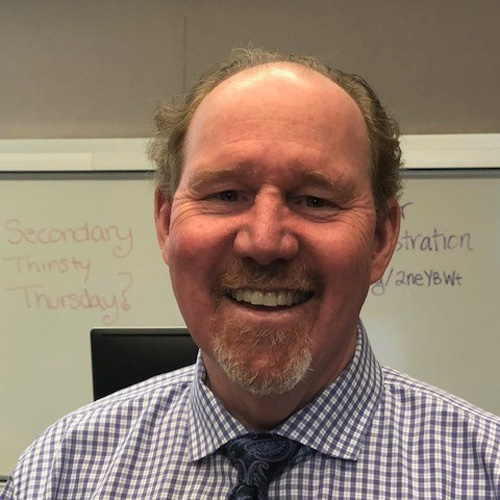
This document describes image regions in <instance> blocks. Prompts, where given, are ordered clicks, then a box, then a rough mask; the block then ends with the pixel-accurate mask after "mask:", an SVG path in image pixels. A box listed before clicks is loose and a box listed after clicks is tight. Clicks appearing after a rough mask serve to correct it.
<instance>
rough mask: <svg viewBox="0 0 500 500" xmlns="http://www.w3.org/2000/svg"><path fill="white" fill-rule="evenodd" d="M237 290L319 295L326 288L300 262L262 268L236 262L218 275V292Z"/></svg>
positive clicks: (216, 289) (245, 262) (251, 262)
mask: <svg viewBox="0 0 500 500" xmlns="http://www.w3.org/2000/svg"><path fill="white" fill-rule="evenodd" d="M236 288H255V289H261V290H302V291H309V290H312V291H316V292H318V291H321V290H322V289H323V286H322V279H321V277H320V276H319V275H317V274H312V273H310V272H309V271H308V270H307V268H306V266H305V265H304V264H303V263H300V262H286V261H276V262H272V263H271V264H268V265H265V266H263V265H261V264H259V263H257V262H255V261H253V260H235V261H233V262H232V263H231V264H229V265H228V266H227V267H226V268H225V269H223V270H222V271H221V272H220V273H219V274H218V276H217V278H216V280H215V291H216V292H222V293H224V292H226V291H227V290H229V289H236Z"/></svg>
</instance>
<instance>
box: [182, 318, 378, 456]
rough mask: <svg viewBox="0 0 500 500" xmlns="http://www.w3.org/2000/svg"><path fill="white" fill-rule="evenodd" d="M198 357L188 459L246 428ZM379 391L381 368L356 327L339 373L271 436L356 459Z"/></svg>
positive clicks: (360, 329)
mask: <svg viewBox="0 0 500 500" xmlns="http://www.w3.org/2000/svg"><path fill="white" fill-rule="evenodd" d="M205 380H206V373H205V369H204V367H203V362H202V360H201V356H199V357H198V361H197V368H196V375H195V378H194V380H193V385H192V388H191V421H190V435H191V450H190V452H191V453H190V454H191V458H192V459H193V460H198V459H200V458H202V457H204V456H206V455H209V454H211V453H213V452H215V451H216V450H217V449H218V448H220V446H222V445H223V444H225V443H226V442H227V441H229V440H230V439H233V438H235V437H237V436H240V435H242V434H245V433H247V432H248V430H247V429H246V428H245V427H244V426H243V425H242V424H241V423H239V422H238V421H237V420H236V419H234V418H233V417H232V416H231V415H230V414H229V413H228V412H227V411H226V410H225V408H224V406H223V405H222V403H221V402H220V401H219V400H218V399H217V398H216V397H215V395H214V394H213V393H212V391H210V389H209V388H208V387H207V386H206V384H205V383H204V381H205ZM382 390H383V379H382V370H381V368H380V365H379V364H378V362H377V360H376V359H375V356H374V354H373V351H372V349H371V347H370V343H369V340H368V337H367V335H366V331H365V329H364V327H363V325H362V324H361V322H360V323H359V324H358V327H357V341H356V351H355V353H354V356H353V358H352V360H351V362H350V363H349V365H348V366H347V367H346V368H345V369H344V371H343V372H342V373H341V375H340V376H339V377H338V378H337V379H336V380H335V381H334V382H333V383H332V384H330V385H329V386H328V387H327V388H326V389H325V390H324V391H323V392H322V393H321V394H319V395H318V396H317V397H316V398H315V399H314V400H313V401H311V402H310V403H309V404H308V405H306V406H305V407H304V408H302V409H300V410H299V411H297V412H296V413H294V414H293V415H291V416H290V417H289V418H288V419H287V420H286V421H285V422H283V423H282V424H281V425H279V426H278V427H277V428H276V429H275V430H274V431H273V432H276V433H277V434H280V435H282V436H285V437H288V438H290V439H293V440H295V441H298V442H300V443H302V444H304V445H305V446H308V447H310V448H313V449H314V450H317V451H319V452H321V453H324V454H326V455H329V456H332V457H337V458H344V459H347V460H355V459H356V457H357V456H358V454H359V452H360V451H361V448H362V445H363V439H364V437H365V436H366V433H367V431H368V429H369V427H370V424H371V421H372V419H373V415H374V413H375V411H376V409H377V406H378V402H379V401H380V397H381V394H382Z"/></svg>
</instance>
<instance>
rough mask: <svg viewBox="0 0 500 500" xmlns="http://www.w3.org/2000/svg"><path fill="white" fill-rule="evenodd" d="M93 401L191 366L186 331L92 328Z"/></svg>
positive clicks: (193, 353)
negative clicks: (154, 377) (151, 378)
mask: <svg viewBox="0 0 500 500" xmlns="http://www.w3.org/2000/svg"><path fill="white" fill-rule="evenodd" d="M90 345H91V353H92V381H93V387H94V399H99V398H102V397H104V396H107V395H108V394H111V393H112V392H115V391H118V390H119V389H123V388H124V387H128V386H129V385H133V384H135V383H137V382H141V381H143V380H146V379H148V378H150V377H153V376H155V375H159V374H160V373H165V372H169V371H172V370H176V369H177V368H182V367H184V366H188V365H190V364H193V363H194V362H195V361H196V356H197V353H198V347H197V346H196V344H195V343H194V341H193V340H192V339H191V336H190V335H189V333H188V331H187V328H160V327H158V328H94V329H92V331H91V332H90Z"/></svg>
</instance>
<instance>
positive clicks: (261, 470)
mask: <svg viewBox="0 0 500 500" xmlns="http://www.w3.org/2000/svg"><path fill="white" fill-rule="evenodd" d="M220 451H221V453H222V454H224V455H226V456H227V457H228V458H229V460H231V463H232V465H234V466H235V467H236V469H237V470H238V484H237V485H236V486H235V487H234V488H233V490H232V491H231V492H230V493H229V496H228V500H267V498H268V497H267V490H268V487H269V483H270V482H271V481H272V480H273V479H274V478H275V477H277V476H278V475H279V474H281V473H282V472H283V471H284V470H285V469H286V468H289V467H291V466H292V465H293V464H294V463H296V462H297V461H298V460H297V459H298V458H299V456H302V455H304V454H305V453H307V448H304V447H303V446H302V445H301V444H299V443H297V442H295V441H292V440H290V439H288V438H285V437H281V436H278V435H276V434H261V433H252V434H246V435H245V436H241V437H238V438H236V439H233V440H232V441H229V443H227V444H225V445H224V446H223V447H222V448H221V449H220ZM299 452H300V453H299Z"/></svg>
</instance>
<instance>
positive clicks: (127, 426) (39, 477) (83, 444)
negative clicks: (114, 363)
mask: <svg viewBox="0 0 500 500" xmlns="http://www.w3.org/2000/svg"><path fill="white" fill-rule="evenodd" d="M194 373H195V366H194V365H193V366H190V367H186V368H182V369H180V370H177V371H174V372H170V373H166V374H163V375H159V376H157V377H153V378H151V379H148V380H146V381H144V382H141V383H139V384H136V385H134V386H131V387H128V388H126V389H123V390H121V391H118V392H116V393H114V394H111V395H109V396H107V397H105V398H102V399H100V400H97V401H95V402H93V403H91V404H89V405H86V406H84V407H82V408H80V409H78V410H76V411H74V412H72V413H70V414H68V415H66V416H65V417H63V418H62V419H60V420H59V421H58V422H56V423H55V424H53V425H52V426H51V427H49V428H48V429H47V430H46V431H45V432H44V433H42V434H41V435H40V436H39V437H38V438H37V439H36V440H35V441H34V442H33V444H32V445H31V446H30V447H29V448H28V449H27V450H26V451H25V452H24V453H23V455H22V456H21V458H20V460H19V462H18V464H17V467H16V469H15V471H14V473H13V474H12V477H11V480H10V482H11V483H12V484H11V485H10V487H11V488H13V487H14V485H17V486H16V490H18V489H19V490H32V491H34V492H36V491H40V490H41V489H43V490H44V491H47V490H48V489H50V488H51V484H50V483H51V480H55V478H57V477H59V478H60V477H64V475H65V474H66V473H68V471H70V470H71V471H72V472H71V473H72V474H74V466H75V464H78V463H79V464H83V465H84V467H83V468H85V467H87V469H88V470H87V471H86V473H87V476H89V475H91V473H92V472H93V471H91V468H92V467H94V465H93V464H94V463H95V464H99V463H101V464H104V463H106V462H109V463H110V464H111V463H112V462H113V461H114V460H115V459H116V457H117V456H118V455H119V454H120V453H121V450H123V449H124V447H125V448H129V449H130V448H136V447H140V446H141V445H142V443H143V441H144V439H145V437H147V436H148V435H151V434H153V433H154V431H155V430H157V428H158V427H161V429H162V434H163V437H164V439H165V440H168V439H169V436H173V435H176V436H178V435H179V434H182V429H185V428H186V427H187V425H188V420H189V397H190V392H191V387H192V383H193V377H194ZM82 472H83V471H82ZM35 483H36V484H35ZM42 483H44V484H42ZM54 487H56V486H54ZM24 493H25V494H26V491H24ZM19 498H36V494H35V495H32V496H29V495H22V496H21V495H20V496H19ZM48 498H49V497H48Z"/></svg>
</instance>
